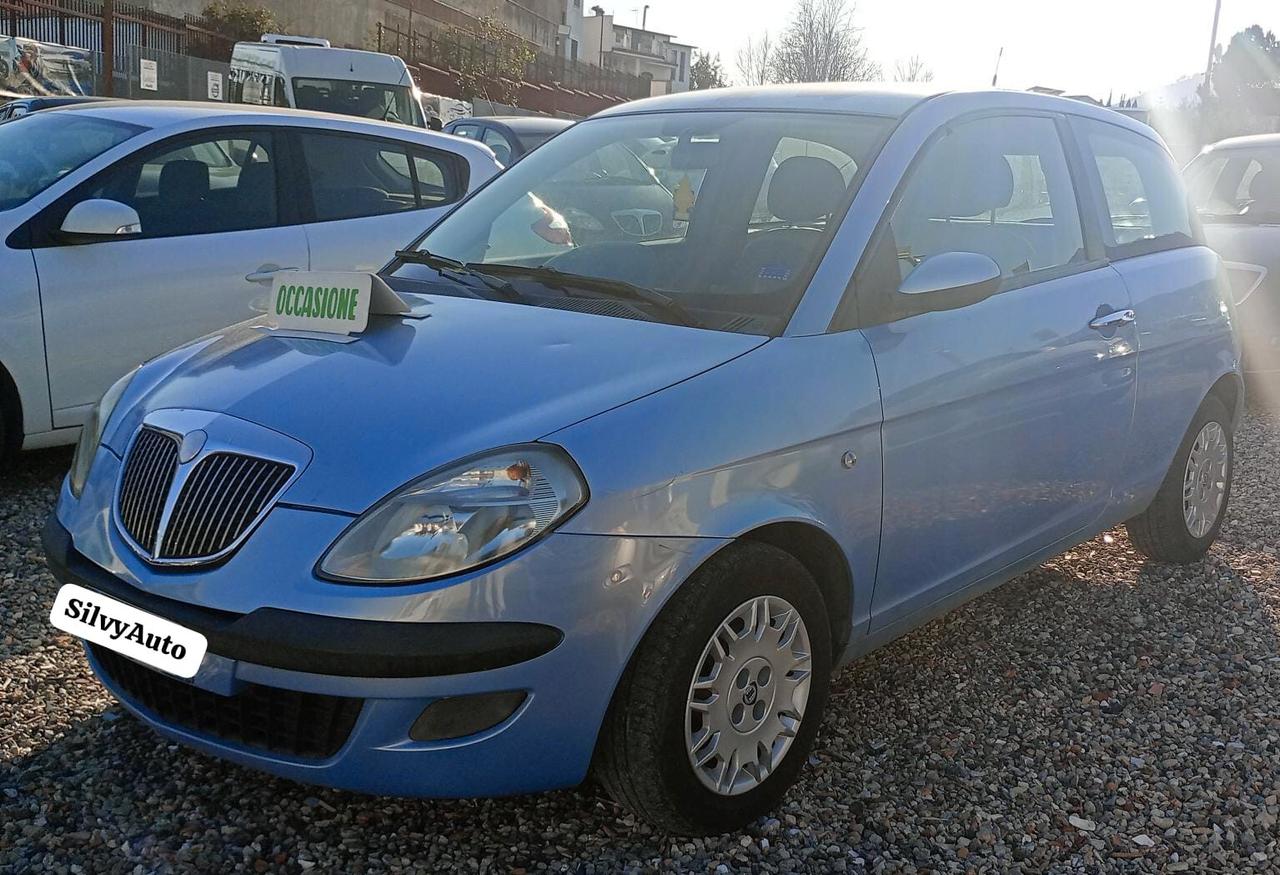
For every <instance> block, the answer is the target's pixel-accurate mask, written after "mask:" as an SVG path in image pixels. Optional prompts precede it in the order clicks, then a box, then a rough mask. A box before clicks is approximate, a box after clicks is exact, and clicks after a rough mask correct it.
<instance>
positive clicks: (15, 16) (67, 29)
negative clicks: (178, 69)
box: [0, 0, 234, 61]
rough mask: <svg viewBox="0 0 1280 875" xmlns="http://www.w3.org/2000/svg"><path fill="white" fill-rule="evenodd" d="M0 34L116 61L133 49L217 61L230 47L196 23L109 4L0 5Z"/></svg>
mask: <svg viewBox="0 0 1280 875" xmlns="http://www.w3.org/2000/svg"><path fill="white" fill-rule="evenodd" d="M0 32H3V33H6V34H8V35H10V36H16V37H23V38H26V39H31V40H36V41H39V42H45V43H56V44H59V45H63V46H76V47H78V48H83V49H90V50H93V51H100V52H101V51H112V50H114V53H115V54H116V55H120V54H123V53H126V52H127V50H128V49H129V48H131V47H134V46H139V47H144V48H149V49H158V50H160V51H164V52H169V53H172V54H175V55H193V56H195V57H199V58H208V59H211V60H222V61H225V60H228V59H230V57H231V48H232V46H233V45H234V42H233V41H232V40H231V39H229V38H227V37H226V36H224V35H223V34H221V33H218V32H216V31H215V30H214V29H213V28H212V27H211V26H210V25H209V23H208V22H206V21H205V20H203V19H201V18H196V17H194V16H187V17H186V18H175V17H173V16H171V15H162V14H161V13H158V12H153V11H151V10H149V9H146V8H144V7H142V6H135V5H132V4H128V3H116V2H109V0H108V2H104V0H0Z"/></svg>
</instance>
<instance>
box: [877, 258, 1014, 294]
mask: <svg viewBox="0 0 1280 875" xmlns="http://www.w3.org/2000/svg"><path fill="white" fill-rule="evenodd" d="M1000 277H1001V272H1000V265H998V264H996V263H995V260H994V259H992V258H991V257H990V256H987V255H982V254H980V253H977V252H941V253H939V254H937V255H930V256H929V257H927V258H925V259H924V260H923V261H921V262H920V263H919V264H918V265H916V267H915V269H914V270H912V271H911V273H909V274H907V277H906V279H904V280H903V281H902V285H901V286H899V287H898V291H899V292H901V293H902V294H904V295H937V294H943V293H948V294H953V295H955V296H956V297H957V299H962V300H963V302H964V303H977V302H978V301H981V300H982V299H983V298H988V297H990V296H991V295H993V294H995V292H996V290H997V289H998V288H999V287H1000ZM957 306H963V303H957Z"/></svg>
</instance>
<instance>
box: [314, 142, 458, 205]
mask: <svg viewBox="0 0 1280 875" xmlns="http://www.w3.org/2000/svg"><path fill="white" fill-rule="evenodd" d="M302 151H303V155H304V156H305V158H306V162H307V175H308V177H309V179H310V184H311V199H312V203H313V204H314V206H315V213H316V221H320V222H332V221H337V220H340V219H358V218H364V217H368V216H384V215H390V214H392V213H401V212H405V211H407V210H415V209H419V208H423V207H433V206H438V205H440V204H443V203H449V202H451V201H454V200H457V199H458V198H459V197H460V196H461V189H462V185H461V180H460V178H459V177H460V174H459V172H458V169H457V168H456V166H455V165H454V163H453V161H452V159H450V158H447V157H443V156H442V157H438V158H437V157H436V156H435V154H434V153H430V152H428V151H427V150H417V149H411V148H409V147H406V146H405V145H403V144H400V143H395V142H391V141H387V140H375V139H372V138H368V137H361V136H350V135H343V134H324V133H318V132H306V133H303V134H302ZM411 159H412V160H411Z"/></svg>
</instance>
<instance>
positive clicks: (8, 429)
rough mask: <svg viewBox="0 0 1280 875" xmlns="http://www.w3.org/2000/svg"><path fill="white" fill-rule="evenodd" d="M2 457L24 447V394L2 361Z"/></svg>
mask: <svg viewBox="0 0 1280 875" xmlns="http://www.w3.org/2000/svg"><path fill="white" fill-rule="evenodd" d="M0 427H2V428H0V436H2V437H3V444H0V457H3V456H5V455H8V454H9V453H13V452H17V451H18V449H20V448H21V447H22V438H23V434H24V432H23V418H22V396H21V395H20V394H19V393H18V384H17V382H16V381H15V380H14V379H13V375H12V374H10V373H9V369H8V368H6V367H5V365H4V362H0Z"/></svg>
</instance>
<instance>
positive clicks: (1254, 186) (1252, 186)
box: [1249, 167, 1280, 210]
mask: <svg viewBox="0 0 1280 875" xmlns="http://www.w3.org/2000/svg"><path fill="white" fill-rule="evenodd" d="M1249 197H1250V198H1251V199H1252V200H1253V202H1254V203H1255V204H1259V205H1260V206H1261V208H1262V209H1266V210H1280V172H1277V171H1276V169H1275V168H1266V167H1264V168H1262V169H1261V170H1259V171H1258V172H1257V173H1256V174H1254V177H1253V179H1251V180H1249ZM1250 206H1252V204H1251V205H1250Z"/></svg>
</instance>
